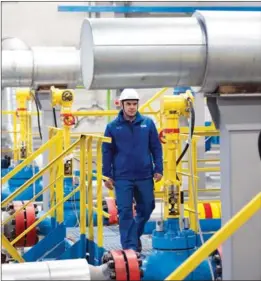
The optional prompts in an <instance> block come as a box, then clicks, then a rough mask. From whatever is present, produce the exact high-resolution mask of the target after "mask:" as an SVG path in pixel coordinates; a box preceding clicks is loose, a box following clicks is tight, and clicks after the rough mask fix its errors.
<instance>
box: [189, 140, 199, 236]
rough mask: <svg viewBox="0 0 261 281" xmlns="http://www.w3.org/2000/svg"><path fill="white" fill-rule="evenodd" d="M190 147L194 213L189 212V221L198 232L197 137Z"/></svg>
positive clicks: (190, 183) (191, 192)
mask: <svg viewBox="0 0 261 281" xmlns="http://www.w3.org/2000/svg"><path fill="white" fill-rule="evenodd" d="M190 145H191V159H188V165H190V164H191V165H192V169H193V174H192V175H191V176H190V177H189V200H188V207H189V209H191V210H192V212H189V221H190V225H191V229H192V230H194V231H195V232H197V231H198V223H197V219H196V213H195V212H197V206H198V180H197V176H198V175H197V140H196V139H195V137H194V138H193V139H192V142H191V144H190ZM189 149H190V148H189ZM190 161H192V163H190ZM188 171H189V168H188ZM189 173H190V172H189Z"/></svg>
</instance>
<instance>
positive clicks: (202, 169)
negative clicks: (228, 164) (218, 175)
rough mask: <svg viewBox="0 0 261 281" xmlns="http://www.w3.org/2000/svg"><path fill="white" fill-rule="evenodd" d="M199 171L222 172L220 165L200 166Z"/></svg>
mask: <svg viewBox="0 0 261 281" xmlns="http://www.w3.org/2000/svg"><path fill="white" fill-rule="evenodd" d="M198 172H199V173H201V172H220V167H204V168H198Z"/></svg>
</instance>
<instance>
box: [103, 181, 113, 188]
mask: <svg viewBox="0 0 261 281" xmlns="http://www.w3.org/2000/svg"><path fill="white" fill-rule="evenodd" d="M104 184H105V186H106V187H107V188H108V189H110V190H112V189H113V185H114V182H113V180H112V179H107V180H106V181H105V182H104Z"/></svg>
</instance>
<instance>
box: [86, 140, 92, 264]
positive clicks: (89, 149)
mask: <svg viewBox="0 0 261 281" xmlns="http://www.w3.org/2000/svg"><path fill="white" fill-rule="evenodd" d="M87 152H88V157H87V177H88V191H87V192H88V195H87V198H88V202H87V203H88V230H89V235H88V239H89V241H90V242H93V241H94V231H93V196H92V192H93V191H92V137H90V136H89V137H88V139H87ZM89 253H90V259H92V258H93V252H92V248H89Z"/></svg>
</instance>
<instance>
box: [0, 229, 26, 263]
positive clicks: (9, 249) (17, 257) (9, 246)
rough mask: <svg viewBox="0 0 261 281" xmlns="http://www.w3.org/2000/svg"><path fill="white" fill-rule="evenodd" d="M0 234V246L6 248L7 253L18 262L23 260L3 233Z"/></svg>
mask: <svg viewBox="0 0 261 281" xmlns="http://www.w3.org/2000/svg"><path fill="white" fill-rule="evenodd" d="M1 236H2V246H3V247H4V248H5V249H6V251H7V252H8V253H9V255H10V256H11V257H12V258H14V259H15V260H16V261H18V262H25V260H24V259H23V258H22V257H21V255H20V254H19V253H18V251H17V250H16V248H15V247H14V246H12V244H11V243H10V242H9V241H8V239H7V238H6V237H5V236H4V234H2V235H1Z"/></svg>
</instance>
